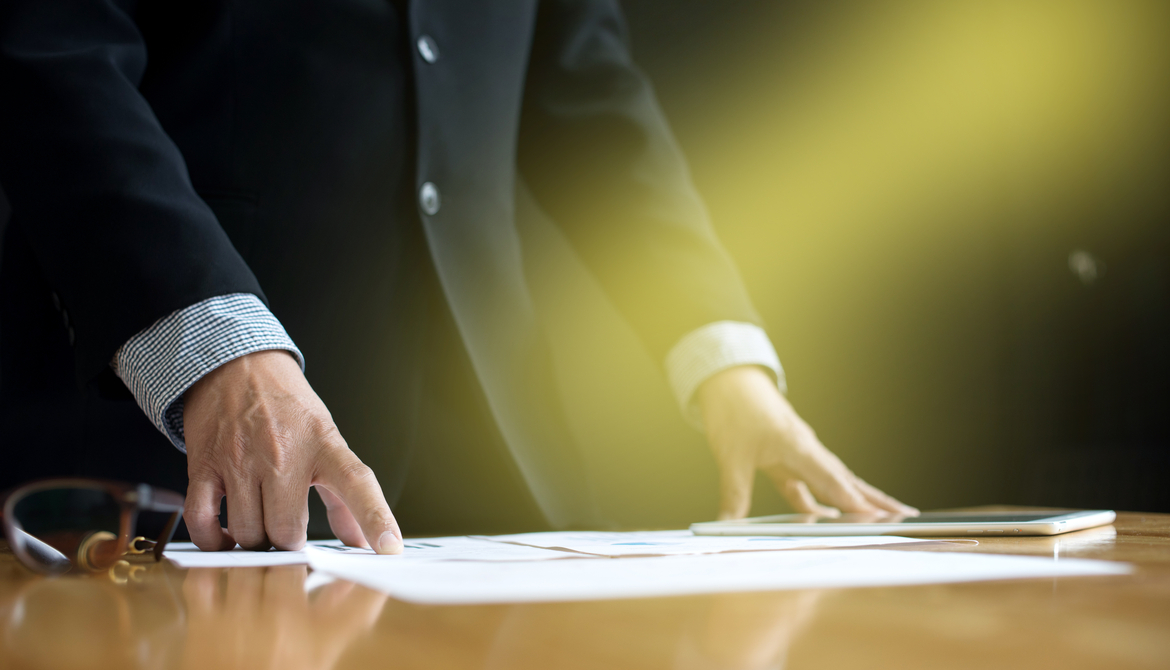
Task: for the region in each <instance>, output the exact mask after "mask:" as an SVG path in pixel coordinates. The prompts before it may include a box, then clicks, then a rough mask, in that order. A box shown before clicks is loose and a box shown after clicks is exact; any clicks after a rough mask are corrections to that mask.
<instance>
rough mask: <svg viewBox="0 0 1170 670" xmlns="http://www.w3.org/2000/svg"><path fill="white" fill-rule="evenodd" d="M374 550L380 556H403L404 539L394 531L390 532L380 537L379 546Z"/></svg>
mask: <svg viewBox="0 0 1170 670" xmlns="http://www.w3.org/2000/svg"><path fill="white" fill-rule="evenodd" d="M374 550H375V551H376V552H377V553H379V554H401V553H402V538H400V537H398V535H397V534H396V533H395V532H394V531H392V530H388V531H386V532H385V533H382V535H381V536H379V537H378V546H377V547H376V548H375V549H374Z"/></svg>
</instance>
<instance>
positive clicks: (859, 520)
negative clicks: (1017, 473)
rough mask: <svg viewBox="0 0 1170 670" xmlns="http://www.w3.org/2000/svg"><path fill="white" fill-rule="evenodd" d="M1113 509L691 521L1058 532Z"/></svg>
mask: <svg viewBox="0 0 1170 670" xmlns="http://www.w3.org/2000/svg"><path fill="white" fill-rule="evenodd" d="M1116 518H1117V515H1116V514H1115V513H1113V512H1112V511H1109V510H1080V511H1074V510H1068V511H1057V512H924V513H923V514H921V515H919V516H912V517H903V516H900V515H899V516H884V517H883V516H879V517H875V516H874V515H871V514H842V515H841V516H839V517H836V518H828V517H819V516H816V515H814V514H780V515H777V516H759V517H754V518H750V519H737V520H735V521H708V522H704V523H695V524H691V531H692V532H693V533H694V534H695V535H908V536H911V537H930V536H940V535H948V536H955V535H982V536H992V537H995V536H1000V535H1058V534H1060V533H1068V532H1071V531H1074V530H1082V529H1084V528H1092V527H1094V526H1104V525H1106V524H1110V523H1113V520H1114V519H1116Z"/></svg>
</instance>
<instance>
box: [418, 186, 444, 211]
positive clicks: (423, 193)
mask: <svg viewBox="0 0 1170 670" xmlns="http://www.w3.org/2000/svg"><path fill="white" fill-rule="evenodd" d="M418 204H419V205H420V206H421V207H422V211H424V212H426V213H427V215H428V216H434V215H435V214H438V213H439V205H440V204H441V203H440V202H439V189H438V188H437V187H436V186H435V185H434V184H432V183H431V182H429V181H428V182H426V183H425V184H423V185H422V188H420V189H419V190H418Z"/></svg>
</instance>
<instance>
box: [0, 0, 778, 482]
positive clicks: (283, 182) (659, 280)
mask: <svg viewBox="0 0 1170 670" xmlns="http://www.w3.org/2000/svg"><path fill="white" fill-rule="evenodd" d="M399 4H400V5H402V4H405V3H399ZM404 14H405V15H404ZM424 35H426V36H430V37H431V38H432V39H433V40H434V43H435V44H436V45H437V48H438V56H439V57H438V60H437V61H436V62H434V63H433V64H432V63H427V62H426V61H425V60H424V59H423V58H421V57H420V56H419V54H418V51H417V49H416V48H415V44H416V40H417V39H418V38H419V37H421V36H424ZM0 91H2V92H3V95H4V96H5V99H4V101H3V103H0V185H2V186H3V188H4V189H5V191H7V193H8V196H9V198H10V200H11V203H12V209H13V216H12V222H11V225H10V226H9V229H8V231H7V233H6V240H5V243H4V246H3V254H4V256H3V260H2V264H0V412H2V415H0V439H2V440H3V451H4V453H5V463H6V466H5V467H3V468H0V469H3V470H5V471H6V472H5V475H6V481H7V482H11V481H13V480H15V479H23V478H27V476H30V475H33V474H45V473H46V472H47V471H50V470H53V468H57V469H58V470H61V469H63V468H64V469H68V468H72V469H73V470H76V469H77V468H78V467H80V466H75V465H67V463H76V462H80V461H82V460H84V461H86V462H88V463H89V465H87V466H85V467H86V468H88V469H89V470H90V471H93V470H101V468H102V467H103V466H101V465H100V463H114V465H113V466H110V467H111V468H113V469H116V470H118V471H119V473H120V474H122V475H123V476H130V475H127V473H131V475H137V476H139V477H141V478H145V479H147V480H148V481H149V480H150V477H151V476H154V477H155V478H156V479H157V468H160V467H164V466H160V465H157V464H152V465H149V466H146V467H145V470H146V472H139V471H137V470H135V469H134V468H133V467H132V466H130V465H129V464H128V463H127V462H126V459H125V458H124V457H123V455H122V454H124V453H127V452H132V453H136V454H138V455H137V456H135V458H134V459H133V460H139V459H141V458H143V456H142V453H145V452H144V451H143V450H146V449H149V450H160V449H163V450H165V449H167V447H166V446H165V443H164V442H163V441H162V440H161V439H160V437H156V436H154V435H153V434H151V431H152V429H151V428H150V427H149V425H146V424H145V422H144V420H143V419H142V417H141V416H140V412H138V411H137V410H136V408H135V407H134V406H133V404H132V402H128V401H127V400H125V393H124V389H121V388H120V383H119V382H118V381H117V380H116V379H115V378H113V377H112V375H111V373H110V371H109V364H110V360H111V358H112V357H113V355H114V352H115V351H116V350H117V348H118V347H119V346H121V345H122V344H123V343H124V342H125V341H126V340H127V339H128V338H129V337H130V336H132V335H133V334H135V333H137V332H139V331H140V330H142V329H144V328H146V327H147V326H149V325H150V324H151V323H153V322H154V321H156V320H157V319H159V318H161V317H164V316H166V315H167V314H169V313H171V312H173V311H175V310H178V309H181V308H183V307H186V306H188V305H191V304H193V303H195V302H198V301H200V300H203V299H205V298H208V297H211V296H215V295H221V294H226V293H233V292H251V293H255V294H257V295H259V296H261V297H262V298H264V299H265V300H266V302H267V303H268V304H269V305H270V307H271V309H272V310H273V312H274V313H275V314H276V316H277V317H278V318H279V319H280V320H281V321H282V322H283V323H284V324H285V326H286V328H287V329H288V331H289V333H290V335H291V336H292V337H293V339H294V340H295V341H296V342H297V343H298V345H299V346H300V347H301V348H302V350H303V351H304V353H305V354H306V358H307V360H308V370H307V373H308V374H309V377H310V380H311V381H312V383H313V384H314V387H315V388H316V389H317V390H318V392H319V393H320V394H321V396H322V397H323V399H324V400H325V401H326V403H327V404H328V405H329V407H330V408H331V410H332V411H333V412H334V415H335V418H336V419H337V421H338V424H339V427H340V428H341V430H342V432H343V434H346V435H347V436H348V437H349V439H350V441H351V443H354V442H355V435H356V436H358V440H356V441H357V442H360V443H362V444H371V445H379V447H378V448H379V449H383V450H385V451H387V452H388V453H398V452H402V453H405V450H403V449H397V448H396V447H395V445H396V444H399V443H401V442H403V441H405V440H407V439H408V437H407V436H406V433H407V432H409V431H408V430H406V429H404V428H401V426H403V425H406V424H405V423H403V422H406V423H409V421H408V419H409V416H408V415H410V414H411V412H412V410H411V409H410V407H409V406H408V405H409V403H400V402H399V401H400V400H401V399H402V397H403V396H402V395H401V391H400V389H401V388H402V387H403V385H408V384H409V383H410V382H409V380H411V379H415V378H416V376H417V369H416V368H417V365H416V363H415V361H417V360H419V357H418V356H417V355H416V354H417V352H418V347H419V346H420V345H419V340H420V335H419V333H420V328H419V327H417V324H418V321H417V320H416V319H415V316H413V315H415V314H417V313H418V310H420V309H422V308H420V307H419V302H420V298H419V296H420V295H424V294H425V290H423V289H421V288H419V282H420V281H424V280H420V279H418V278H419V277H425V276H426V274H427V272H435V273H437V277H438V280H439V285H440V286H441V289H442V295H443V296H444V297H445V300H446V301H447V303H448V305H449V306H450V309H451V312H452V313H453V316H454V321H455V322H456V325H457V326H458V328H459V332H460V334H461V336H462V340H463V342H464V344H465V346H466V347H467V349H468V351H469V352H470V358H471V360H472V363H473V364H474V367H475V370H476V372H477V374H478V376H479V379H480V381H481V383H483V384H484V387H485V389H487V391H488V395H489V396H492V395H493V393H499V394H503V395H507V394H508V393H511V392H516V393H519V394H521V395H523V394H524V393H526V391H525V390H524V389H525V388H527V387H529V386H531V384H528V383H527V382H528V381H533V380H536V379H537V377H540V375H535V376H531V375H529V376H528V377H526V376H525V375H526V374H527V373H524V374H520V375H519V376H516V375H513V374H512V373H511V372H508V370H509V369H510V368H508V365H510V363H509V360H508V356H510V355H511V354H496V353H493V352H496V351H502V350H508V349H509V347H511V349H510V350H511V351H512V353H515V350H516V349H517V346H518V345H517V343H520V344H522V345H523V347H524V348H535V349H539V348H540V346H539V343H538V342H536V341H535V340H533V339H532V337H533V336H532V335H531V332H528V333H527V334H522V335H516V334H515V333H516V332H517V331H516V330H515V328H514V326H515V324H514V323H513V322H515V321H520V322H524V323H521V324H520V325H521V326H523V327H526V328H527V327H529V326H531V324H530V323H527V322H526V320H527V319H529V317H530V314H528V313H527V312H526V311H525V310H526V309H527V307H526V306H525V305H526V302H525V300H526V299H525V296H524V295H522V294H523V292H524V286H523V278H522V276H521V274H520V273H521V269H520V264H519V254H520V253H521V249H520V247H519V242H518V241H517V238H516V233H515V228H514V224H513V197H514V192H515V188H516V176H517V173H519V174H520V175H521V176H522V177H523V179H524V181H525V182H526V183H527V185H528V188H530V189H531V192H532V194H533V196H534V197H535V199H536V201H537V202H538V203H539V204H540V206H541V207H542V208H543V209H545V210H546V211H547V212H548V213H549V214H550V215H551V216H552V217H553V218H554V219H555V220H556V221H557V222H558V224H559V225H560V226H562V227H563V229H564V231H565V233H566V235H567V236H568V238H569V239H570V240H571V241H572V243H573V244H574V246H575V248H576V250H577V251H578V253H579V254H580V256H581V257H582V258H583V259H584V261H585V262H586V264H587V265H588V267H590V268H591V270H592V271H593V272H594V273H595V274H596V276H597V277H598V279H599V280H600V282H601V284H602V285H603V286H604V287H605V288H606V290H607V291H608V293H609V295H610V297H611V298H612V300H613V301H614V303H615V304H616V305H617V306H618V308H619V309H620V311H621V312H622V313H623V314H624V315H625V316H626V318H628V319H629V321H630V322H631V323H632V324H633V325H634V327H635V328H636V330H637V331H638V332H639V333H640V334H641V336H642V338H643V340H644V342H645V344H646V346H647V347H648V348H649V350H650V351H651V353H652V354H653V355H654V356H655V357H656V358H658V359H659V360H661V359H662V358H663V357H664V355H665V353H666V351H667V350H668V348H669V347H670V346H671V345H672V344H673V343H674V342H675V341H676V340H677V339H678V338H679V337H681V336H682V335H683V334H685V333H686V332H688V331H689V330H691V329H694V328H696V327H698V326H700V325H703V324H705V323H709V322H712V321H717V320H723V319H733V320H740V321H757V317H756V315H755V313H754V311H753V309H752V307H751V305H750V302H749V300H748V298H747V296H746V294H745V292H744V290H743V288H742V285H741V282H740V281H739V279H738V278H737V276H736V272H735V270H734V268H733V266H732V264H731V263H730V262H729V259H728V258H727V257H726V255H725V253H724V252H723V251H722V250H721V248H720V247H719V245H718V243H717V242H716V240H715V239H714V237H713V235H712V232H711V229H710V226H709V224H708V221H707V219H706V215H705V213H704V209H703V207H702V204H701V203H700V201H699V199H698V197H697V196H696V194H695V192H694V189H693V188H692V186H691V184H690V182H689V177H688V175H687V172H686V168H685V165H684V162H683V160H682V158H681V156H680V154H679V152H678V150H677V148H676V146H675V143H674V141H673V139H672V138H671V136H670V133H669V130H668V128H667V124H666V122H665V120H664V119H663V117H662V114H661V112H660V110H659V109H658V107H657V105H656V103H655V100H654V96H653V93H652V90H651V87H650V85H649V83H648V82H647V81H646V80H645V78H644V77H643V76H642V75H641V73H640V72H639V71H638V70H637V69H636V67H635V66H634V65H633V64H632V62H631V60H630V56H629V52H628V49H627V45H626V40H625V35H624V26H623V23H622V19H621V16H620V11H619V9H618V7H617V4H616V2H613V1H606V0H582V1H567V0H554V1H548V2H539V3H538V2H536V1H535V0H508V1H506V2H501V1H499V0H439V1H431V2H422V1H418V0H416V1H413V2H410V3H409V8H408V11H403V8H401V7H397V6H395V5H394V4H392V3H391V2H388V1H387V0H328V1H327V0H234V1H230V2H229V1H228V0H138V1H136V0H53V1H52V2H46V1H45V0H5V2H4V3H3V5H0ZM428 181H429V182H433V183H434V184H436V185H437V186H438V188H439V191H440V193H441V209H440V211H439V212H438V213H437V214H435V215H434V216H428V215H426V214H425V213H423V212H421V211H420V210H419V208H418V206H417V204H416V202H417V198H416V193H417V192H418V189H419V187H420V185H421V184H422V183H424V182H428ZM428 252H429V253H428ZM432 265H433V269H431V268H432ZM517 291H519V293H517ZM501 322H502V323H501ZM529 331H531V328H529ZM501 347H502V348H503V349H500V348H501ZM535 357H536V358H540V355H539V352H537V354H535ZM493 366H494V367H493ZM536 367H538V368H539V367H540V365H537V366H536ZM534 374H535V373H534ZM500 375H502V376H504V377H508V375H512V378H510V380H505V381H504V382H501V383H498V384H496V386H493V383H495V382H493V379H495V378H496V377H499V376H500ZM396 389H398V390H396ZM119 395H120V398H121V399H117V400H115V399H112V398H114V397H116V396H119ZM543 395H544V396H545V397H547V396H548V394H547V393H545V394H543ZM529 401H531V402H536V400H534V399H533V396H531V395H530V396H528V399H527V400H525V399H524V398H520V399H519V400H517V401H515V402H513V406H514V407H524V406H525V403H526V402H529ZM493 402H494V400H493ZM504 404H505V405H506V404H507V403H506V402H505V403H504ZM497 410H498V408H497V407H496V405H495V404H493V412H494V413H495V414H496V418H497V419H498V420H500V421H501V422H502V423H505V424H506V423H508V421H509V420H508V419H507V417H506V416H505V415H507V414H508V411H510V410H507V408H506V407H505V409H503V410H499V411H497ZM501 412H502V413H501ZM538 414H539V413H538ZM528 418H531V417H528ZM526 420H527V419H526ZM537 420H540V419H539V418H538V419H537ZM554 423H555V421H554ZM396 426H397V427H396ZM504 432H505V433H506V434H507V433H508V430H506V429H505V431H504ZM537 433H538V434H539V431H537ZM29 442H32V443H33V444H28V443H29ZM147 443H149V445H148V446H144V447H141V448H140V447H138V446H136V445H139V444H143V445H145V444H147ZM381 445H388V446H386V447H383V446H381ZM135 450H137V451H135ZM172 451H173V450H172ZM114 452H117V453H118V454H119V455H118V456H116V457H114V456H110V454H111V453H114ZM359 453H361V452H360V451H359ZM62 454H66V456H62ZM362 455H363V457H366V458H367V459H369V458H373V457H372V456H371V455H370V454H368V453H367V454H362ZM151 458H153V456H152V457H151ZM167 458H171V459H172V460H173V459H176V458H178V459H179V461H181V458H179V455H178V454H177V453H175V454H172V455H170V456H168V457H167ZM378 458H381V459H382V462H383V463H384V466H385V467H387V468H389V467H393V466H394V465H395V464H400V461H401V459H398V460H395V459H396V458H398V457H396V456H394V457H392V456H380V457H377V458H375V460H377V459H378ZM403 458H405V457H403ZM70 459H73V460H72V461H71V460H70ZM111 459H113V460H111ZM118 459H121V460H118ZM115 461H116V462H115ZM8 464H13V467H9V465H8ZM115 466H116V467H115ZM165 467H167V468H174V467H177V466H172V465H166V466H165ZM83 469H84V468H83ZM106 474H112V473H106ZM393 479H394V478H393V477H390V480H391V481H392V480H393ZM387 486H388V488H390V489H393V488H394V487H395V486H397V485H396V484H388V485H387ZM390 493H391V496H393V492H392V491H391V492H390Z"/></svg>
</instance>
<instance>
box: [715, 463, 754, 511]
mask: <svg viewBox="0 0 1170 670" xmlns="http://www.w3.org/2000/svg"><path fill="white" fill-rule="evenodd" d="M755 475H756V466H755V464H753V463H752V462H751V461H748V460H739V459H732V460H729V461H725V462H723V463H720V464H719V493H720V496H719V520H720V521H726V520H728V519H742V518H744V517H745V516H747V514H748V511H749V510H751V507H752V485H753V484H754V481H753V479H754V477H755Z"/></svg>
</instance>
